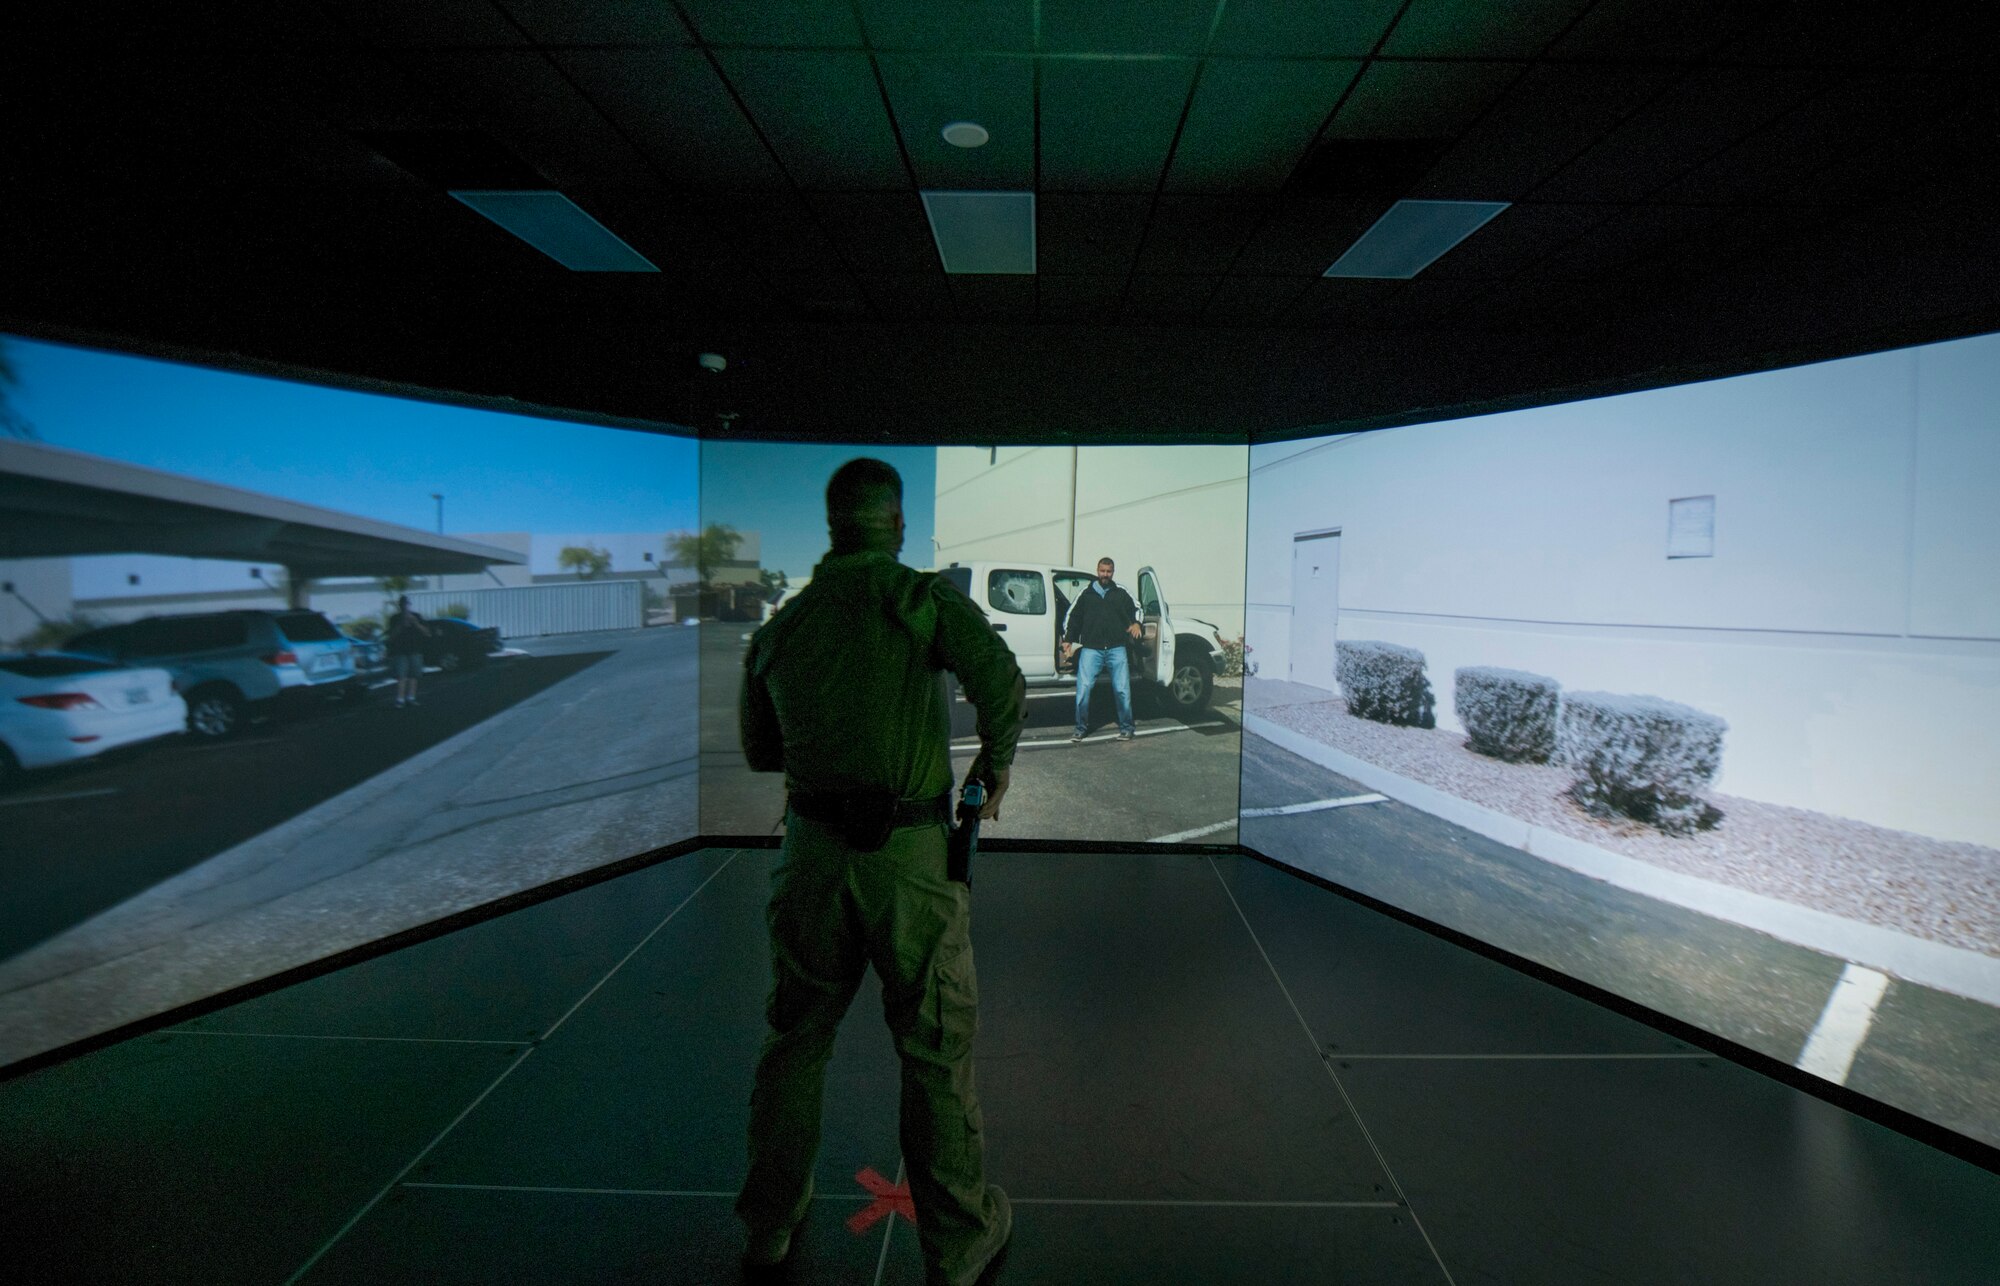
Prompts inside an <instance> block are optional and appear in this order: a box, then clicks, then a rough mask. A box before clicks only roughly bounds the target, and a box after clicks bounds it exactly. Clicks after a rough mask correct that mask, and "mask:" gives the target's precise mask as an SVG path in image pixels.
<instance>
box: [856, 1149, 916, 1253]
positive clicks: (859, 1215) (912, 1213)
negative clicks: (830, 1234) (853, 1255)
mask: <svg viewBox="0 0 2000 1286" xmlns="http://www.w3.org/2000/svg"><path fill="white" fill-rule="evenodd" d="M854 1178H855V1181H856V1182H858V1183H859V1184H860V1185H861V1186H862V1187H864V1188H866V1189H868V1191H870V1192H872V1193H874V1194H875V1200H873V1201H871V1202H869V1203H868V1207H867V1209H865V1210H860V1211H856V1212H855V1215H854V1217H853V1218H852V1219H849V1220H848V1221H847V1230H848V1231H849V1232H851V1233H854V1234H855V1235H856V1236H859V1235H860V1234H862V1233H864V1232H867V1231H868V1229H869V1228H870V1227H871V1226H872V1225H873V1224H874V1223H875V1222H876V1221H877V1220H879V1219H881V1218H883V1217H884V1216H885V1215H889V1214H899V1215H901V1216H903V1218H905V1219H907V1220H909V1221H910V1222H911V1223H915V1222H916V1221H917V1206H916V1203H915V1202H913V1201H911V1200H910V1182H909V1180H907V1179H905V1180H904V1181H903V1182H901V1183H891V1182H889V1181H888V1180H887V1179H885V1178H883V1177H882V1176H881V1175H879V1174H877V1173H875V1167H874V1166H872V1165H871V1166H864V1167H862V1169H861V1170H860V1172H859V1173H857V1174H856V1175H855V1176H854Z"/></svg>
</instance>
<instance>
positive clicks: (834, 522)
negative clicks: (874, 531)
mask: <svg viewBox="0 0 2000 1286" xmlns="http://www.w3.org/2000/svg"><path fill="white" fill-rule="evenodd" d="M902 503H903V475H902V474H900V473H897V472H896V470H895V467H894V466H893V465H890V464H888V463H887V462H885V461H882V460H873V459H869V458H868V457H866V456H863V457H862V458H861V459H859V460H849V461H848V462H847V463H846V464H843V465H841V466H840V467H839V468H838V469H835V470H834V471H833V477H832V478H830V479H828V481H827V484H826V525H827V526H828V527H829V528H831V529H832V530H834V531H853V530H859V529H864V528H870V527H879V526H882V525H884V524H885V523H886V522H887V515H888V510H889V509H890V508H891V507H892V506H893V507H901V505H902Z"/></svg>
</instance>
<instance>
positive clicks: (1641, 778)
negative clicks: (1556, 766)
mask: <svg viewBox="0 0 2000 1286" xmlns="http://www.w3.org/2000/svg"><path fill="white" fill-rule="evenodd" d="M1728 728H1729V725H1728V724H1726V723H1724V722H1723V721H1722V720H1721V719H1720V718H1718V717H1717V716H1715V715H1712V714H1707V713H1704V712H1703V711H1700V710H1697V709H1695V708H1694V707H1692V706H1684V705H1681V704H1680V703H1679V702H1675V701H1664V700H1662V699H1660V698H1659V697H1636V696H1623V695H1619V694H1615V693H1610V692H1572V693H1569V694H1567V695H1565V696H1564V697H1563V699H1562V713H1561V715H1560V716H1558V718H1557V720H1556V759H1557V761H1558V762H1560V763H1564V764H1568V765H1570V766H1571V767H1573V768H1575V769H1576V773H1577V775H1576V780H1575V781H1574V782H1573V783H1571V785H1570V788H1569V794H1570V798H1572V799H1574V800H1575V801H1576V802H1577V803H1578V804H1579V805H1581V806H1582V807H1583V810H1584V811H1585V812H1587V813H1589V814H1591V815H1592V816H1593V817H1608V816H1610V815H1612V814H1614V813H1616V814H1620V815H1622V816H1625V817H1630V818H1632V819H1634V820H1635V821H1641V822H1646V823H1648V824H1650V825H1653V826H1657V827H1659V828H1660V829H1661V830H1663V831H1665V832H1666V833H1668V834H1669V835H1685V834H1687V833H1688V832H1690V831H1693V830H1697V829H1701V830H1705V829H1707V828H1708V827H1711V826H1713V825H1715V824H1716V822H1718V821H1720V820H1721V819H1722V813H1721V811H1720V810H1718V809H1717V808H1715V807H1714V806H1713V805H1712V804H1710V803H1709V802H1708V801H1707V800H1704V799H1702V798H1701V797H1700V796H1699V795H1698V794H1697V793H1696V792H1698V791H1699V790H1700V789H1701V788H1702V787H1703V786H1706V785H1707V784H1708V783H1709V782H1712V781H1714V780H1715V773H1716V770H1717V769H1718V768H1720V767H1721V766H1722V734H1723V733H1724V732H1726V731H1728Z"/></svg>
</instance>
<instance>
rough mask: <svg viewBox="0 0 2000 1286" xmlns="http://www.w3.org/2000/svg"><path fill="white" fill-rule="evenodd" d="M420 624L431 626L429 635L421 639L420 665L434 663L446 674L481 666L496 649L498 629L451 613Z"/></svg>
mask: <svg viewBox="0 0 2000 1286" xmlns="http://www.w3.org/2000/svg"><path fill="white" fill-rule="evenodd" d="M424 624H426V625H428V626H430V627H431V635H430V637H429V638H427V639H425V640H424V664H425V665H435V666H436V667H437V668H438V669H440V670H443V671H444V672H445V673H446V674H450V673H452V672H453V671H456V670H469V669H471V668H472V667H473V666H475V665H484V664H485V663H486V658H487V657H489V656H492V655H493V654H494V653H495V652H498V651H499V650H500V631H499V630H497V629H494V628H493V627H491V626H487V627H485V628H481V627H480V626H477V625H474V624H473V623H472V622H470V621H461V620H459V619H458V618H457V617H455V616H440V617H436V618H434V619H432V620H427V621H425V622H424Z"/></svg>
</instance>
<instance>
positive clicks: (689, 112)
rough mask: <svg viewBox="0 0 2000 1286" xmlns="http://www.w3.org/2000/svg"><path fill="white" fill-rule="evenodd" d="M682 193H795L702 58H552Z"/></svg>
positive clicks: (599, 54)
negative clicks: (708, 190) (703, 190)
mask: <svg viewBox="0 0 2000 1286" xmlns="http://www.w3.org/2000/svg"><path fill="white" fill-rule="evenodd" d="M551 56H552V57H554V58H555V59H556V62H557V64H558V65H559V66H561V67H562V68H563V70H564V71H565V72H567V73H568V74H569V76H570V77H571V78H572V79H573V80H575V81H576V83H577V86H578V88H580V89H581V90H582V91H583V92H584V93H585V94H586V95H587V96H589V98H590V99H591V101H593V102H595V103H596V104H597V106H598V108H599V109H600V110H601V111H603V112H604V113H606V114H607V115H608V116H610V117H611V119H612V120H614V121H616V122H617V123H618V124H619V125H620V126H621V127H622V128H623V129H624V130H625V131H626V133H628V134H629V135H630V136H631V137H632V138H633V139H634V140H636V141H637V143H638V144H639V146H640V147H641V148H642V149H643V150H644V151H645V152H646V154H647V155H648V156H651V157H652V158H653V159H654V160H655V161H656V162H657V163H658V164H659V166H660V168H661V170H662V172H663V175H664V177H665V178H666V180H667V181H668V182H670V183H673V184H675V185H677V186H685V187H691V188H697V187H698V188H723V189H773V188H785V187H787V186H789V184H788V183H787V182H786V179H785V173H784V171H783V170H781V169H779V168H778V164H777V162H776V161H774V160H772V159H771V153H770V150H769V149H768V148H766V147H765V146H764V143H763V140H762V139H760V138H758V137H757V132H756V131H755V130H753V129H751V128H750V122H749V121H748V120H746V119H744V116H743V113H742V111H741V110H739V109H738V108H737V106H736V100H735V99H734V98H731V97H730V95H729V91H728V90H727V89H725V88H724V87H723V84H722V80H721V78H720V77H718V76H717V75H716V74H715V69H714V68H713V67H711V66H710V65H709V62H708V59H707V57H706V56H704V55H703V54H702V53H701V52H700V51H698V50H693V49H576V50H564V51H562V52H559V53H556V54H553V55H551Z"/></svg>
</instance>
